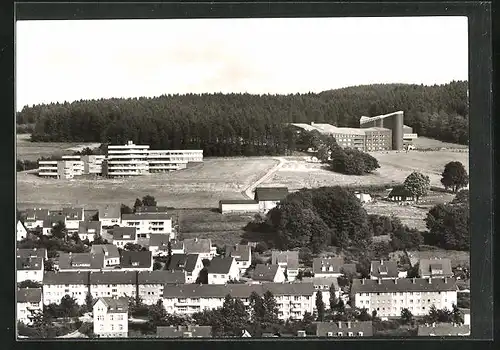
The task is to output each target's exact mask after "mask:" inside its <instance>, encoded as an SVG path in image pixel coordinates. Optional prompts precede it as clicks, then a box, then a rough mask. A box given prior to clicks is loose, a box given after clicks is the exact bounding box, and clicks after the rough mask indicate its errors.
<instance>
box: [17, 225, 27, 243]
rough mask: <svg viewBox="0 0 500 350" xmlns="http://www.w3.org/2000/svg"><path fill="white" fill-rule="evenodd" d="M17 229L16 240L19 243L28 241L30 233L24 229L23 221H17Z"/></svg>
mask: <svg viewBox="0 0 500 350" xmlns="http://www.w3.org/2000/svg"><path fill="white" fill-rule="evenodd" d="M16 229H17V233H16V240H17V241H18V242H19V241H22V240H23V239H26V237H28V231H27V230H26V228H25V227H24V225H23V223H22V222H21V221H17V226H16Z"/></svg>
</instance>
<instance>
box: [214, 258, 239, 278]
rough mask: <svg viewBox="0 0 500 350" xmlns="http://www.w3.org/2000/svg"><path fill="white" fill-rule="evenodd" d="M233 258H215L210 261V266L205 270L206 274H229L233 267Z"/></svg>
mask: <svg viewBox="0 0 500 350" xmlns="http://www.w3.org/2000/svg"><path fill="white" fill-rule="evenodd" d="M234 261H235V260H234V258H233V257H231V256H229V257H224V258H223V257H220V256H216V257H215V258H213V259H212V260H211V261H210V265H209V266H208V268H207V272H208V273H217V274H226V273H229V270H230V269H231V266H232V265H233V262H234Z"/></svg>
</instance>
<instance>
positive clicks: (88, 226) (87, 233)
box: [78, 221, 101, 242]
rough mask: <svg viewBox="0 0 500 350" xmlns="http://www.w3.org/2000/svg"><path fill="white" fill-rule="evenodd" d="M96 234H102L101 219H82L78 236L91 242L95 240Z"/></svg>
mask: <svg viewBox="0 0 500 350" xmlns="http://www.w3.org/2000/svg"><path fill="white" fill-rule="evenodd" d="M96 235H97V236H100V235H101V222H100V221H80V223H79V224H78V237H80V239H81V240H82V241H85V240H86V239H88V240H89V242H93V241H94V237H96Z"/></svg>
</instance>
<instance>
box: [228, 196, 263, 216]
mask: <svg viewBox="0 0 500 350" xmlns="http://www.w3.org/2000/svg"><path fill="white" fill-rule="evenodd" d="M219 211H220V212H221V213H222V214H227V213H257V212H258V211H259V202H257V201H255V200H252V199H225V200H221V201H219Z"/></svg>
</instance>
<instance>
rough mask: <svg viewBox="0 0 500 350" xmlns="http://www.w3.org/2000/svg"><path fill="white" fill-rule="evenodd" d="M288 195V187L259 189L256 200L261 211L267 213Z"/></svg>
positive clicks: (256, 192)
mask: <svg viewBox="0 0 500 350" xmlns="http://www.w3.org/2000/svg"><path fill="white" fill-rule="evenodd" d="M287 195H288V188H287V187H257V188H256V189H255V198H254V200H255V201H257V202H259V210H260V211H261V212H263V213H267V212H268V211H269V210H271V209H273V208H274V207H276V206H277V205H278V203H279V202H280V201H282V200H283V199H285V197H286V196H287Z"/></svg>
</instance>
